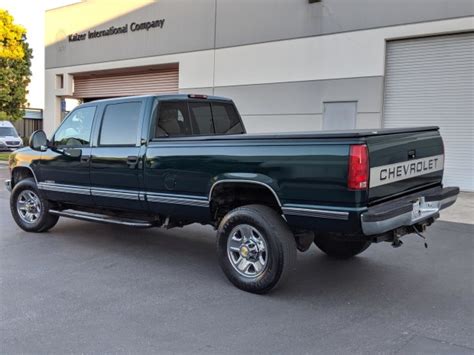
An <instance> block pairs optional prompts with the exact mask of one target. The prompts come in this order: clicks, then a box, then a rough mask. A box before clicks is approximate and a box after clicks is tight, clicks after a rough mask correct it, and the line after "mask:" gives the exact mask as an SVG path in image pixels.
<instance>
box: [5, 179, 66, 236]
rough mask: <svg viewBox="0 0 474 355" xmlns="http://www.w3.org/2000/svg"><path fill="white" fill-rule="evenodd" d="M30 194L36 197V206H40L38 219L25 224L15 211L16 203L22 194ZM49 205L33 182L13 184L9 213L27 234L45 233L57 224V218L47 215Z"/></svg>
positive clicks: (26, 181) (27, 180)
mask: <svg viewBox="0 0 474 355" xmlns="http://www.w3.org/2000/svg"><path fill="white" fill-rule="evenodd" d="M28 191H29V192H32V193H33V194H34V195H35V196H37V197H38V201H39V203H38V206H40V212H39V213H38V217H37V218H36V219H35V220H34V221H31V222H27V221H26V220H25V219H24V218H22V217H21V216H20V214H19V212H18V209H17V201H18V199H19V198H20V196H21V194H22V192H28ZM49 209H50V204H49V201H48V200H46V199H44V198H43V196H42V194H41V193H40V192H39V191H38V187H37V186H36V183H35V180H34V179H32V178H27V179H23V180H21V181H19V182H18V183H16V184H15V187H14V188H13V191H12V193H11V195H10V211H11V214H12V216H13V219H14V220H15V222H16V224H17V225H18V226H19V227H20V228H21V229H23V230H25V231H27V232H37V233H41V232H46V231H47V230H49V229H51V228H53V227H54V226H55V225H56V223H57V222H58V219H59V216H56V215H52V214H50V213H49Z"/></svg>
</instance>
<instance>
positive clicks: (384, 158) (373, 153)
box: [367, 128, 444, 204]
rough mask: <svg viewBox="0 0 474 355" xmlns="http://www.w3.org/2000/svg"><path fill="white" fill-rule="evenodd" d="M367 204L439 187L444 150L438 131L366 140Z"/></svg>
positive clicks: (413, 132) (397, 134) (376, 137)
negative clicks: (368, 165)
mask: <svg viewBox="0 0 474 355" xmlns="http://www.w3.org/2000/svg"><path fill="white" fill-rule="evenodd" d="M367 147H368V150H369V164H370V180H369V204H373V203H375V202H378V201H381V200H384V199H387V198H393V197H395V196H400V195H403V194H404V193H409V192H410V191H413V190H416V189H419V188H423V187H425V186H426V187H428V186H433V185H436V184H441V181H442V179H443V167H444V147H443V141H442V139H441V136H440V134H439V131H438V129H436V128H433V129H432V130H429V131H426V130H424V131H417V130H416V129H414V130H413V131H408V132H403V133H393V134H384V135H379V136H371V137H367Z"/></svg>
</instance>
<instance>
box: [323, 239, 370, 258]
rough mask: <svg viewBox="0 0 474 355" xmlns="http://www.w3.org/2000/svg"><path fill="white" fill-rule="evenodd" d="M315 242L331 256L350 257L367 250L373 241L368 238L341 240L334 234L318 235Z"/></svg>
mask: <svg viewBox="0 0 474 355" xmlns="http://www.w3.org/2000/svg"><path fill="white" fill-rule="evenodd" d="M314 244H316V246H317V247H318V248H319V249H321V250H322V251H323V252H324V253H326V254H327V255H329V256H330V257H333V258H336V259H349V258H351V257H353V256H356V255H358V254H360V253H362V252H363V251H364V250H366V249H367V248H368V247H369V246H370V244H371V242H369V241H366V240H355V241H353V240H340V239H337V238H336V237H333V236H328V235H317V236H316V238H314Z"/></svg>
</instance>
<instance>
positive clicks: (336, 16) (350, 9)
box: [216, 0, 474, 48]
mask: <svg viewBox="0 0 474 355" xmlns="http://www.w3.org/2000/svg"><path fill="white" fill-rule="evenodd" d="M472 15H474V6H473V3H472V1H471V0H416V1H413V0H398V1H393V0H361V1H354V0H323V1H322V2H320V3H314V4H310V3H309V2H308V0H258V1H255V0H240V1H235V0H218V1H217V26H216V27H217V33H216V41H217V43H216V44H217V47H218V48H219V47H230V46H237V45H242V44H250V43H259V42H267V41H275V40H282V39H289V38H297V37H308V36H317V35H323V34H329V33H338V32H347V31H354V30H361V29H368V28H376V27H384V26H393V25H400V24H408V23H416V22H423V21H432V20H438V19H448V18H454V17H462V16H472ZM236 29H238V30H236Z"/></svg>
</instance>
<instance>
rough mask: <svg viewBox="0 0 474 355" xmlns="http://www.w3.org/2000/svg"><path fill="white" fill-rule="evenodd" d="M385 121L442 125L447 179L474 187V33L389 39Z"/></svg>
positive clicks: (469, 188)
mask: <svg viewBox="0 0 474 355" xmlns="http://www.w3.org/2000/svg"><path fill="white" fill-rule="evenodd" d="M383 125H384V127H407V126H424V125H436V126H439V127H440V128H441V134H442V135H443V139H444V145H445V152H446V160H445V174H444V184H445V185H450V186H459V187H460V188H461V189H462V190H465V191H474V159H473V156H474V33H472V32H471V33H465V34H456V35H445V36H436V37H426V38H417V39H407V40H397V41H391V42H387V57H386V73H385V96H384V118H383Z"/></svg>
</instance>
